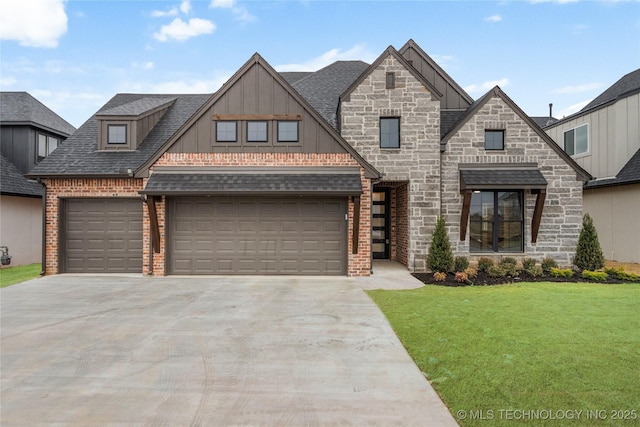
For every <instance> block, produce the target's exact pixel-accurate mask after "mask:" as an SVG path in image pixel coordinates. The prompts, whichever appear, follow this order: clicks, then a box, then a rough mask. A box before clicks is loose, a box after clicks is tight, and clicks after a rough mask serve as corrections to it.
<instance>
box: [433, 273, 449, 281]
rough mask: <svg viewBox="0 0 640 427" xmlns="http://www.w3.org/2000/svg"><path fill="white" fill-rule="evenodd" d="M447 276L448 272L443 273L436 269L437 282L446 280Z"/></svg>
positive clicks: (434, 274) (434, 277)
mask: <svg viewBox="0 0 640 427" xmlns="http://www.w3.org/2000/svg"><path fill="white" fill-rule="evenodd" d="M446 278H447V273H443V272H441V271H436V272H435V273H433V280H435V281H436V282H444V279H446Z"/></svg>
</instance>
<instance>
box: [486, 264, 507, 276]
mask: <svg viewBox="0 0 640 427" xmlns="http://www.w3.org/2000/svg"><path fill="white" fill-rule="evenodd" d="M487 274H488V275H489V276H491V277H505V276H506V273H505V271H504V268H503V267H502V266H501V265H495V264H492V265H491V267H489V269H488V270H487Z"/></svg>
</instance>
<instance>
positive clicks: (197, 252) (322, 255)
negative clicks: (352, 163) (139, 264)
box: [167, 196, 347, 274]
mask: <svg viewBox="0 0 640 427" xmlns="http://www.w3.org/2000/svg"><path fill="white" fill-rule="evenodd" d="M187 203H191V204H193V205H194V206H198V208H197V209H187V208H185V207H184V205H185V204H187ZM168 207H169V212H168V218H167V226H168V268H167V270H168V272H169V273H170V274H345V273H346V259H347V257H346V249H345V248H346V234H347V232H346V228H347V223H346V221H345V219H344V216H345V213H346V200H345V199H327V200H325V199H315V198H307V199H299V198H283V197H269V198H267V197H264V198H260V197H255V198H248V197H232V196H229V197H222V198H221V197H217V198H197V197H192V198H179V199H169V203H168ZM178 207H180V209H178ZM196 211H197V213H196ZM327 212H328V213H327ZM188 222H190V223H192V224H200V223H201V222H207V223H208V224H210V227H202V226H200V225H198V227H194V226H193V225H192V226H191V227H188V226H185V223H188ZM194 230H198V231H197V232H196V231H194ZM194 234H198V238H197V239H195V238H194ZM207 241H209V242H211V245H207V244H204V242H207ZM187 244H190V245H191V247H190V248H187V247H186V245H187ZM186 259H190V260H192V261H195V260H211V261H212V262H211V263H210V264H208V263H205V262H202V263H201V264H200V267H196V266H195V264H194V263H193V262H192V263H190V264H189V263H184V262H182V261H183V260H186ZM207 269H209V270H207ZM205 270H207V271H205Z"/></svg>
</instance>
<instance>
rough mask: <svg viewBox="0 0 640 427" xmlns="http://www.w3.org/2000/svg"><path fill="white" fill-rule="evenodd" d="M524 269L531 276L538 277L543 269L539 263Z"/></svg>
mask: <svg viewBox="0 0 640 427" xmlns="http://www.w3.org/2000/svg"><path fill="white" fill-rule="evenodd" d="M524 271H525V272H526V273H527V274H528V275H529V276H531V277H540V276H542V274H543V273H544V271H542V267H540V266H539V265H535V264H534V265H531V266H529V267H528V268H527V269H526V270H524Z"/></svg>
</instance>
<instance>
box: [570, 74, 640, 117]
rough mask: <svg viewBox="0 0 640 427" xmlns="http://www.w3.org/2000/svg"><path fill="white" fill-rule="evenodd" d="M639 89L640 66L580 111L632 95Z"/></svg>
mask: <svg viewBox="0 0 640 427" xmlns="http://www.w3.org/2000/svg"><path fill="white" fill-rule="evenodd" d="M637 91H640V68H638V69H637V70H635V71H632V72H630V73H629V74H627V75H626V76H624V77H622V78H621V79H620V80H618V81H617V82H615V83H614V84H613V85H612V86H611V87H609V88H608V89H607V90H605V91H604V92H602V93H601V94H600V95H598V96H597V97H596V98H595V99H594V100H593V101H591V102H590V103H588V104H587V105H586V106H585V107H584V108H583V109H582V110H580V112H583V111H587V110H590V109H592V108H595V107H597V106H599V105H602V104H606V103H608V102H611V101H615V100H616V99H619V98H622V97H625V96H629V95H632V94H633V93H636V92H637Z"/></svg>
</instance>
